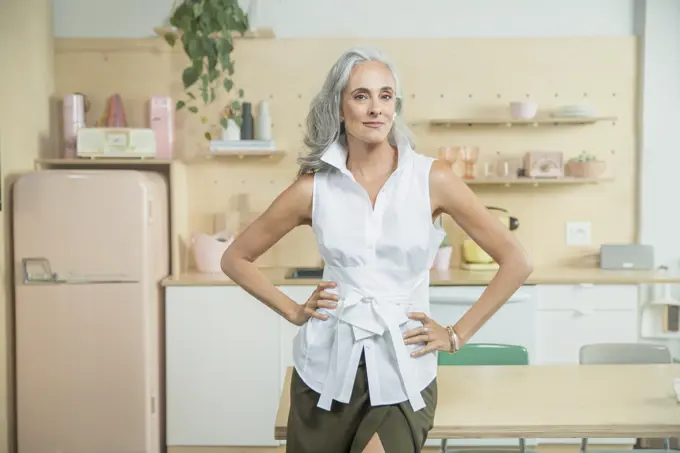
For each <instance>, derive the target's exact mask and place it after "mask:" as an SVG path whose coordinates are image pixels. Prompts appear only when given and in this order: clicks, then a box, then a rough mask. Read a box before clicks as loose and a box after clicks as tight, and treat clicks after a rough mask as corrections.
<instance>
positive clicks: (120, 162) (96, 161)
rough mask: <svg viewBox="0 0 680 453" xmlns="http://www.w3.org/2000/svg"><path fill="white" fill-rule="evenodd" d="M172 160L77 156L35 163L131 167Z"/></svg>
mask: <svg viewBox="0 0 680 453" xmlns="http://www.w3.org/2000/svg"><path fill="white" fill-rule="evenodd" d="M172 162H173V161H172V160H167V159H151V158H149V159H139V158H136V159H132V158H131V159H120V158H107V157H99V158H86V157H81V158H75V159H60V158H49V159H36V160H35V163H36V164H37V165H43V166H50V167H77V166H83V167H85V166H95V165H103V166H106V165H110V166H116V167H120V166H126V165H129V166H131V167H136V166H154V165H155V166H168V165H170V164H171V163H172Z"/></svg>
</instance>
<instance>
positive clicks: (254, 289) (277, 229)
mask: <svg viewBox="0 0 680 453" xmlns="http://www.w3.org/2000/svg"><path fill="white" fill-rule="evenodd" d="M313 182H314V181H313V176H312V175H305V176H303V177H301V178H299V179H298V180H297V181H295V182H294V183H293V184H291V186H290V187H288V188H287V189H286V190H285V191H283V193H281V194H280V195H279V196H278V197H277V198H276V199H275V200H274V201H273V202H272V204H271V205H270V206H269V208H267V210H266V211H265V212H264V213H263V214H262V215H261V216H260V217H258V218H257V219H256V220H255V221H254V222H253V223H252V224H250V225H249V226H248V227H247V228H246V229H245V230H244V231H243V232H242V233H241V234H239V235H238V236H237V237H236V239H235V240H234V242H233V243H232V244H231V245H230V246H229V248H228V249H227V250H226V252H225V253H224V255H223V256H222V261H221V265H222V271H223V272H224V273H225V274H226V275H227V276H228V277H229V278H231V279H232V280H234V282H236V283H237V284H238V285H239V286H241V287H242V288H243V289H245V290H246V291H247V292H248V293H250V294H251V295H252V296H253V297H255V298H256V299H258V300H260V301H262V302H263V303H264V304H265V305H267V306H268V307H269V308H271V309H272V310H274V311H276V312H277V313H279V314H280V315H281V316H283V317H284V318H285V319H287V320H288V321H290V322H294V320H295V318H296V316H297V315H298V313H299V310H300V306H299V305H298V304H297V303H296V302H295V301H293V300H292V299H290V298H289V297H288V296H286V295H285V294H283V293H282V292H281V291H279V290H278V289H277V288H276V287H275V286H274V285H273V284H272V283H271V282H270V281H269V279H268V278H267V277H266V276H265V275H264V274H263V273H262V272H261V271H260V270H259V269H258V268H257V266H255V264H253V262H254V261H255V260H256V259H257V258H258V257H259V256H261V255H262V254H263V253H265V252H266V251H267V250H269V249H270V248H271V247H272V246H273V245H274V244H276V243H277V242H278V241H279V240H280V239H281V238H282V237H283V236H285V235H286V234H287V233H288V232H289V231H291V230H292V229H293V228H295V227H297V226H299V225H305V224H307V225H308V224H310V223H311V212H312V187H313Z"/></svg>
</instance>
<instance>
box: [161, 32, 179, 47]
mask: <svg viewBox="0 0 680 453" xmlns="http://www.w3.org/2000/svg"><path fill="white" fill-rule="evenodd" d="M163 37H164V38H165V42H167V43H168V44H169V45H170V47H175V42H177V36H176V35H175V34H174V33H165V34H164V35H163Z"/></svg>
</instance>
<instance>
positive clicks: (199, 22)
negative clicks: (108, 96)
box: [164, 0, 248, 140]
mask: <svg viewBox="0 0 680 453" xmlns="http://www.w3.org/2000/svg"><path fill="white" fill-rule="evenodd" d="M170 25H172V26H173V27H174V28H175V29H176V32H168V33H165V35H164V38H165V41H166V42H167V43H168V44H169V45H170V46H171V47H174V46H175V44H177V42H178V41H180V42H181V44H182V47H183V49H184V53H186V55H187V56H188V57H189V64H188V66H187V67H186V68H185V69H184V70H183V71H182V85H183V86H184V93H185V95H186V99H182V100H178V101H177V104H176V106H175V108H176V110H182V109H184V108H186V109H187V110H188V111H189V112H191V113H194V114H197V113H198V112H199V108H198V106H197V105H196V103H198V102H200V101H199V99H200V100H202V101H203V105H208V104H210V103H212V102H213V101H215V99H217V90H218V89H222V88H223V89H224V90H226V92H227V93H231V92H232V91H233V90H234V80H233V78H232V76H233V75H234V61H233V60H232V58H231V56H232V55H231V54H232V52H233V50H234V41H233V39H234V36H238V35H244V34H245V32H246V31H247V30H248V15H247V14H246V13H245V12H244V11H243V10H242V9H241V7H240V6H239V4H238V1H237V0H181V1H180V2H179V4H177V6H176V7H175V8H174V10H173V12H172V15H171V16H170ZM243 96H244V92H243V89H239V90H238V91H237V96H236V99H233V100H232V101H231V102H230V103H229V108H230V111H231V112H232V117H233V119H234V120H235V121H236V122H237V123H238V124H239V125H241V102H242V99H243ZM226 121H227V118H225V117H224V116H223V115H220V125H221V126H222V127H226ZM201 122H202V123H204V124H205V123H207V122H208V121H207V118H206V117H205V116H203V117H202V118H201ZM204 135H205V138H206V139H208V140H212V136H211V134H210V131H206V132H205V134H204Z"/></svg>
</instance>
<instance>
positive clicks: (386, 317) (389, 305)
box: [317, 290, 425, 411]
mask: <svg viewBox="0 0 680 453" xmlns="http://www.w3.org/2000/svg"><path fill="white" fill-rule="evenodd" d="M418 305H420V304H418V302H417V301H414V300H413V296H412V295H404V296H401V295H399V296H395V295H385V296H366V295H363V294H361V293H359V292H357V291H355V290H350V291H349V292H348V294H346V295H345V296H344V297H342V298H341V300H340V301H339V303H338V306H337V308H336V309H334V310H328V312H327V313H328V315H329V316H334V317H336V318H337V324H336V326H335V332H334V336H335V338H334V341H333V348H332V351H331V357H330V362H329V365H328V372H327V374H326V380H325V382H324V386H323V390H322V392H321V397H320V398H319V403H318V404H317V406H318V407H320V408H322V409H325V410H330V408H331V402H332V401H333V395H334V392H335V389H336V387H337V383H338V382H337V381H338V374H339V373H338V370H343V369H345V368H346V366H347V362H343V363H339V362H340V359H341V357H339V353H338V351H339V349H340V348H339V344H340V342H339V326H340V323H347V324H349V325H350V326H351V328H352V332H353V333H354V342H355V345H356V343H358V342H359V341H361V340H364V339H366V338H370V337H372V336H374V335H383V334H384V333H385V332H386V331H387V332H389V334H390V338H391V340H392V341H391V343H392V347H393V348H394V352H395V356H396V358H397V370H398V372H399V375H400V377H401V380H402V383H403V384H404V388H405V389H406V395H407V396H408V399H409V401H410V403H411V406H412V407H413V410H414V411H418V410H420V409H422V408H424V407H425V401H424V400H423V397H422V395H421V394H420V389H419V387H418V380H417V379H416V370H415V367H414V363H413V362H412V360H413V358H412V357H411V355H410V354H409V352H408V349H407V348H406V344H405V343H404V339H403V338H402V332H401V330H400V328H399V327H400V326H401V325H402V324H404V323H406V322H407V321H409V317H408V316H407V312H406V310H407V309H409V310H412V309H413V308H414V307H417V306H418ZM343 388H344V390H343V395H342V396H341V398H340V400H341V401H349V397H350V393H351V386H349V387H348V386H344V385H343Z"/></svg>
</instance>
